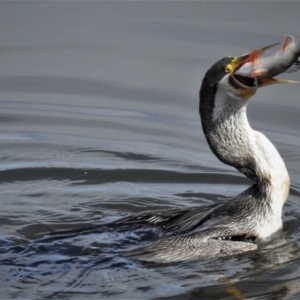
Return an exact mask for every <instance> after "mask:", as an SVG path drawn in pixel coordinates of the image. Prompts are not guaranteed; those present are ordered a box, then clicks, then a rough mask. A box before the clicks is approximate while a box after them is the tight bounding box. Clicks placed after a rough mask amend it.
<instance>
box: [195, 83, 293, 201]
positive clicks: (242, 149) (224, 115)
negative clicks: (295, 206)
mask: <svg viewBox="0 0 300 300" xmlns="http://www.w3.org/2000/svg"><path fill="white" fill-rule="evenodd" d="M200 96H201V93H200ZM203 96H204V95H202V98H201V99H200V115H201V120H202V127H203V131H204V134H205V136H206V138H207V141H208V143H209V146H210V148H211V150H212V151H213V152H214V154H215V155H216V156H217V157H218V158H219V159H220V160H221V161H222V162H224V163H225V164H228V165H231V166H233V167H235V168H237V169H238V170H239V171H240V172H242V173H243V174H245V175H246V176H247V177H248V178H250V179H251V180H253V181H254V183H255V185H256V186H257V190H258V193H259V194H260V195H261V196H262V198H268V199H271V200H268V201H274V202H275V203H277V204H278V205H279V206H281V207H282V205H283V204H284V202H285V201H286V199H287V196H288V192H289V184H290V180H289V176H288V172H287V170H286V167H285V164H284V162H283V160H282V158H281V156H280V155H279V153H278V151H277V150H276V148H275V147H274V145H273V144H272V143H271V142H270V141H269V140H268V139H267V138H266V137H265V136H264V135H263V134H261V133H260V132H257V131H254V130H253V129H252V128H251V127H250V125H249V122H248V119H247V115H246V100H245V101H244V102H243V100H240V101H237V100H236V99H229V97H230V96H228V95H227V94H226V93H224V91H222V89H218V91H216V94H215V98H214V101H213V104H212V102H211V101H209V102H208V101H206V100H207V99H203ZM263 195H265V196H263ZM277 204H276V205H277Z"/></svg>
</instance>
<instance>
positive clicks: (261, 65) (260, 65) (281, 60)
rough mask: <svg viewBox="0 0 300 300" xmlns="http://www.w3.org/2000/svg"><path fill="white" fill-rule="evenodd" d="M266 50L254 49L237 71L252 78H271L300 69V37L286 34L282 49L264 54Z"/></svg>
mask: <svg viewBox="0 0 300 300" xmlns="http://www.w3.org/2000/svg"><path fill="white" fill-rule="evenodd" d="M274 45H276V44H274ZM264 52H265V49H254V50H252V51H251V53H250V55H249V57H248V59H247V60H245V61H243V62H242V64H241V66H240V68H239V69H238V70H237V71H236V72H235V73H236V74H238V75H242V76H247V77H251V78H259V79H265V78H268V79H269V78H272V77H274V76H277V75H278V74H281V73H284V72H287V73H288V72H295V71H298V70H299V69H300V62H299V56H300V38H298V39H297V40H295V38H294V37H293V36H291V35H286V36H285V37H284V42H283V46H282V48H281V50H280V51H278V52H276V53H275V54H274V55H271V56H263V54H264ZM283 82H294V81H292V80H284V81H283Z"/></svg>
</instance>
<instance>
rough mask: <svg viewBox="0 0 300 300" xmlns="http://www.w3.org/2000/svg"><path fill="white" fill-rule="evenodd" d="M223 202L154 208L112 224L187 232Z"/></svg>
mask: <svg viewBox="0 0 300 300" xmlns="http://www.w3.org/2000/svg"><path fill="white" fill-rule="evenodd" d="M222 204H223V202H219V203H214V204H210V205H202V206H200V207H192V208H185V209H173V210H155V211H147V212H142V213H138V214H135V215H132V216H129V217H125V218H123V219H121V220H118V221H116V222H114V223H113V225H132V224H148V225H155V226H159V227H161V228H163V229H164V230H166V231H168V232H177V233H182V232H187V231H189V230H192V229H194V228H195V227H197V226H200V225H201V224H203V223H204V222H205V221H207V220H208V219H209V218H210V216H211V214H212V212H213V211H214V210H215V209H216V208H218V207H219V206H221V205H222Z"/></svg>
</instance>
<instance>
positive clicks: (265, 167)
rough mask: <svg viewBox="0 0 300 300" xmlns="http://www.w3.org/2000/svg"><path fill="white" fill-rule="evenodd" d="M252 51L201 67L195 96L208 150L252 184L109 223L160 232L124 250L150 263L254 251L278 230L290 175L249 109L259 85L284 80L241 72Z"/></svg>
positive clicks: (252, 68) (286, 67)
mask: <svg viewBox="0 0 300 300" xmlns="http://www.w3.org/2000/svg"><path fill="white" fill-rule="evenodd" d="M272 46H273V45H272ZM268 48H269V47H265V48H262V49H261V51H263V52H264V51H265V50H266V49H268ZM251 53H252V52H251ZM251 53H248V54H244V55H242V56H240V57H225V58H222V59H221V60H219V61H217V62H216V63H215V64H214V65H213V66H212V67H211V68H210V69H209V70H208V71H207V72H206V74H205V76H204V78H203V81H202V85H201V89H200V93H199V96H200V105H199V113H200V117H201V122H202V128H203V132H204V135H205V137H206V139H207V142H208V144H209V146H210V149H211V150H212V152H213V153H214V154H215V155H216V156H217V158H218V159H219V160H220V161H221V162H223V163H225V164H228V165H230V166H233V167H235V168H236V169H237V170H239V171H240V172H241V173H243V174H244V175H245V176H247V177H248V178H250V179H251V180H252V181H253V185H252V186H251V187H249V188H248V189H247V190H246V191H244V192H243V193H241V194H239V195H237V196H236V197H234V198H232V199H230V200H229V201H227V202H219V203H213V204H210V205H203V206H199V207H193V208H187V209H173V210H161V211H147V212H142V213H138V214H135V215H132V216H129V217H125V218H123V219H120V220H118V221H116V222H114V223H113V224H114V225H120V226H121V225H126V226H128V225H137V224H141V225H143V224H147V225H149V226H158V227H160V228H161V229H162V230H163V231H165V236H164V237H162V238H161V239H159V240H158V241H156V242H154V243H152V244H150V245H148V246H145V247H141V248H138V249H134V250H132V251H127V252H124V253H123V254H124V255H126V256H130V257H134V258H137V259H139V260H144V261H154V262H173V261H181V260H190V259H198V258H201V257H208V256H226V255H233V254H238V253H242V252H246V251H249V250H256V249H257V241H258V240H263V239H266V238H268V237H270V236H271V235H272V234H274V233H275V232H277V231H278V230H279V229H280V228H281V227H282V218H281V215H282V207H283V205H284V203H285V202H286V200H287V198H288V195H289V188H290V178H289V175H288V172H287V169H286V166H285V163H284V161H283V159H282V158H281V156H280V154H279V153H278V151H277V150H276V148H275V147H274V145H273V144H272V143H271V142H270V141H269V140H268V138H267V137H266V136H265V135H263V134H262V133H260V132H258V131H255V130H253V129H252V128H251V126H250V124H249V122H248V119H247V115H246V107H247V104H248V102H249V99H250V98H251V96H253V95H254V94H255V93H256V91H257V89H258V88H259V87H261V86H266V85H269V84H274V83H279V82H285V81H284V80H280V79H276V78H274V77H271V76H267V74H268V72H264V73H263V76H261V77H259V76H256V77H253V76H251V74H252V72H253V70H254V71H255V66H252V67H251V73H250V74H249V76H245V74H244V73H245V72H244V73H243V72H238V71H239V70H240V69H241V68H242V67H243V66H244V65H245V64H249V63H250V64H251V61H250V59H249V58H250V55H251ZM299 55H300V49H299V53H298V54H297V53H296V54H295V56H294V57H292V58H290V61H289V63H288V64H286V65H285V67H284V69H283V68H282V69H280V71H281V72H285V71H287V70H288V69H289V68H291V67H293V66H294V65H296V67H297V66H298V65H299V62H297V58H298V57H299ZM272 62H273V64H269V65H270V66H271V67H272V68H274V69H276V70H278V68H280V66H274V64H276V59H274V58H273V60H272ZM266 66H267V64H266ZM267 71H268V70H267ZM239 73H240V74H239ZM258 73H259V72H258ZM246 75H247V74H246Z"/></svg>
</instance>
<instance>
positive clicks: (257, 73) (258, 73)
mask: <svg viewBox="0 0 300 300" xmlns="http://www.w3.org/2000/svg"><path fill="white" fill-rule="evenodd" d="M267 73H268V70H267V69H258V70H255V71H253V72H252V74H251V76H252V77H258V76H262V75H265V74H267Z"/></svg>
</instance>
